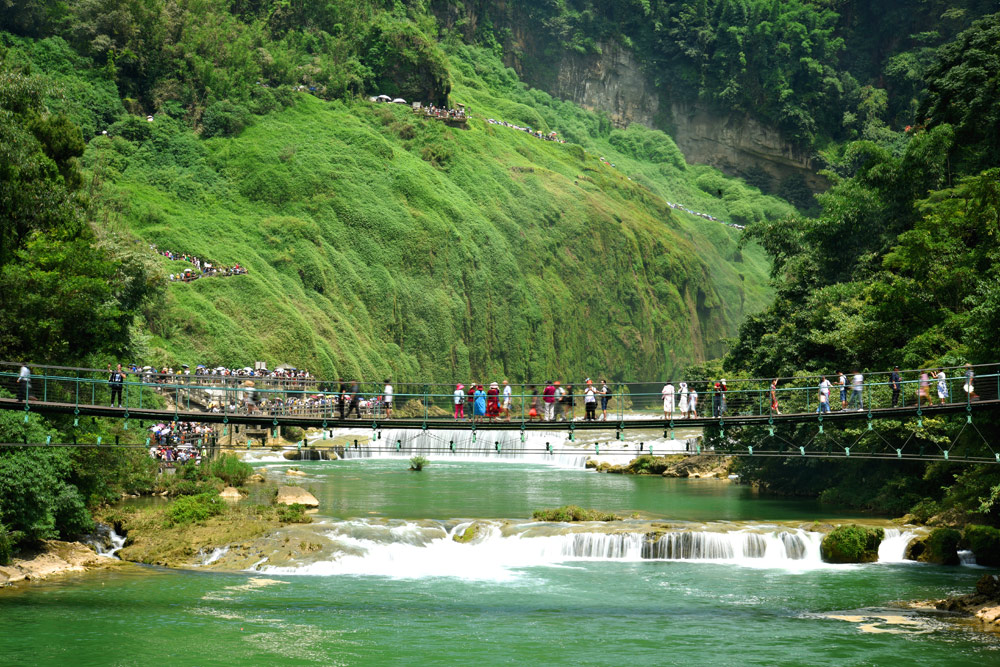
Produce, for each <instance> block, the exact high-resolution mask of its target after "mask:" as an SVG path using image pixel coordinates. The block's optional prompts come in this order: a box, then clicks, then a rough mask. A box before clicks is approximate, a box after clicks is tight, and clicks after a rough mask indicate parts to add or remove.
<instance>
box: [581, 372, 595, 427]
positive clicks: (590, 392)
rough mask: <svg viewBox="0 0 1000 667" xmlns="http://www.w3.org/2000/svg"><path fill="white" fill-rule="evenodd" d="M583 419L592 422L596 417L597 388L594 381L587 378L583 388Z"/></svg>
mask: <svg viewBox="0 0 1000 667" xmlns="http://www.w3.org/2000/svg"><path fill="white" fill-rule="evenodd" d="M583 408H584V417H583V419H584V421H589V422H592V421H594V420H596V419H597V414H596V413H597V390H596V389H595V388H594V383H593V382H592V381H590V380H587V385H586V389H584V390H583Z"/></svg>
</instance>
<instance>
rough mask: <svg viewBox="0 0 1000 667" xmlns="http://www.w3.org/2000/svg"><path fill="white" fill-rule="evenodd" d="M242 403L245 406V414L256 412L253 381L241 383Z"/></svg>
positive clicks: (255, 394) (255, 393)
mask: <svg viewBox="0 0 1000 667" xmlns="http://www.w3.org/2000/svg"><path fill="white" fill-rule="evenodd" d="M243 387H244V389H243V402H244V404H245V405H246V408H247V413H251V412H256V411H257V390H256V389H254V384H253V380H247V381H246V382H244V383H243Z"/></svg>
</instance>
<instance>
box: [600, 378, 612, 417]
mask: <svg viewBox="0 0 1000 667" xmlns="http://www.w3.org/2000/svg"><path fill="white" fill-rule="evenodd" d="M610 399H611V389H609V388H608V381H607V380H601V421H608V401H609V400H610Z"/></svg>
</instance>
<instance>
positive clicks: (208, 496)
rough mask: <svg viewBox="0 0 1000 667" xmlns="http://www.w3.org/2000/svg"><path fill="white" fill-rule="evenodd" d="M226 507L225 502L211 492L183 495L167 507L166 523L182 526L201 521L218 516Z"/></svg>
mask: <svg viewBox="0 0 1000 667" xmlns="http://www.w3.org/2000/svg"><path fill="white" fill-rule="evenodd" d="M225 509H226V504H225V503H224V502H223V501H222V499H221V498H219V497H218V496H217V495H215V494H213V493H202V494H199V495H197V496H183V497H181V498H178V499H177V500H175V501H174V504H173V505H171V506H170V508H169V509H167V525H168V526H183V525H186V524H189V523H201V522H202V521H205V520H206V519H208V518H209V517H213V516H218V515H219V514H222V512H223V511H224V510H225Z"/></svg>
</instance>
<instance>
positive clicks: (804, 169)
mask: <svg viewBox="0 0 1000 667" xmlns="http://www.w3.org/2000/svg"><path fill="white" fill-rule="evenodd" d="M518 37H520V39H521V40H523V41H522V42H521V43H520V44H519V46H520V47H521V48H522V49H527V50H529V51H530V50H531V49H532V48H533V47H534V48H538V45H535V44H533V43H532V41H531V40H530V39H529V38H528V36H527V35H525V34H524V33H523V32H522V33H520V34H519V35H518ZM600 51H601V52H600V53H595V54H579V53H565V54H563V55H562V57H561V58H560V59H558V60H557V61H556V62H552V61H551V59H549V58H541V57H539V56H536V57H535V58H534V59H533V60H535V61H538V62H541V63H544V65H540V66H535V67H519V65H520V64H521V63H519V62H517V61H512V62H510V63H508V64H510V65H513V66H514V68H515V69H518V70H519V74H521V76H523V77H524V78H525V79H526V80H527V81H528V82H529V83H531V84H532V85H534V86H538V87H539V88H542V89H544V90H546V91H547V92H548V93H550V94H551V95H554V96H555V97H559V98H562V99H567V100H571V101H573V102H575V103H577V104H579V105H580V106H582V107H584V108H585V109H589V110H591V111H603V112H605V113H607V114H608V117H609V118H610V119H611V122H612V124H613V125H614V126H616V127H620V128H624V127H628V125H629V124H631V123H641V124H643V125H646V126H647V127H652V128H657V129H661V130H664V131H666V132H667V133H668V134H670V135H671V136H672V137H673V139H674V141H675V142H676V143H677V146H678V147H679V148H680V149H681V150H682V151H683V152H684V155H685V157H686V158H687V160H688V162H691V163H695V164H708V165H711V166H713V167H716V168H717V169H719V170H721V171H723V172H725V173H727V174H730V175H736V176H746V175H749V174H750V173H751V171H753V170H762V171H763V172H764V173H765V174H766V175H767V177H768V178H769V179H770V180H771V185H772V188H773V189H777V187H778V186H779V185H780V184H781V183H782V182H784V181H786V180H789V179H800V178H801V179H804V180H805V183H806V186H807V187H808V188H809V189H810V190H812V191H813V192H822V191H824V190H826V189H827V188H828V187H829V183H828V182H827V180H826V179H825V178H823V177H822V176H820V175H818V174H817V173H816V172H815V166H814V164H813V160H812V152H811V151H810V150H809V149H805V148H802V147H799V146H796V145H795V144H793V143H791V142H789V141H786V140H785V139H784V137H782V135H781V133H780V132H779V131H778V130H776V129H774V128H771V127H768V126H766V125H763V124H762V123H759V122H758V121H756V120H754V119H753V118H751V117H750V116H748V115H746V114H738V113H725V112H720V111H718V110H714V109H711V108H708V107H707V106H705V105H703V104H701V103H699V102H697V101H696V100H695V99H694V96H693V95H692V96H691V99H684V98H680V97H674V98H670V99H667V94H666V93H661V92H660V91H659V90H658V89H657V88H656V87H655V86H654V85H653V84H652V82H651V80H650V77H649V76H648V75H647V74H646V73H645V72H643V70H642V67H641V65H640V63H639V61H637V60H636V59H635V56H634V55H633V54H632V52H631V51H630V50H629V49H627V48H625V47H622V46H620V45H619V44H617V43H615V42H605V43H602V44H601V45H600ZM758 178H759V177H758Z"/></svg>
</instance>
